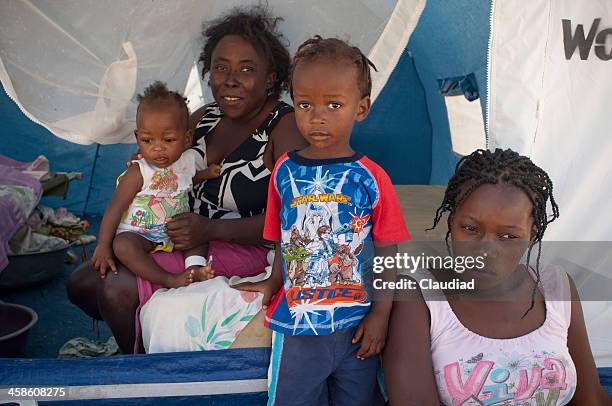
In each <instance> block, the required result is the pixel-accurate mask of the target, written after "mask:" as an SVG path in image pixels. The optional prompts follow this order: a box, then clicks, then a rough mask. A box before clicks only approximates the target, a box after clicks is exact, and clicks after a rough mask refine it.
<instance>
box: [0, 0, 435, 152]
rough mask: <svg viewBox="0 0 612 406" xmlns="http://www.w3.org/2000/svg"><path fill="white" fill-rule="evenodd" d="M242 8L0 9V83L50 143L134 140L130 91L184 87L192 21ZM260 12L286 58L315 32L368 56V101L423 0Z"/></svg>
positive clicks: (187, 0) (193, 39)
mask: <svg viewBox="0 0 612 406" xmlns="http://www.w3.org/2000/svg"><path fill="white" fill-rule="evenodd" d="M248 4H257V2H256V1H246V2H245V1H244V0H243V1H237V0H234V1H223V2H218V1H213V0H209V1H206V2H201V1H196V0H182V1H174V2H165V1H149V2H145V1H138V2H127V3H119V4H118V3H116V2H110V1H95V0H79V1H76V0H66V1H64V2H55V1H44V2H37V3H36V4H34V3H32V2H29V1H16V0H9V1H5V2H1V3H0V79H1V80H2V84H3V86H4V89H5V91H6V92H7V93H8V95H9V96H10V97H11V98H12V99H13V100H14V101H15V102H16V103H17V104H18V105H19V106H20V108H21V110H22V111H23V112H24V114H26V115H27V116H28V117H29V118H30V119H31V120H33V121H35V122H37V123H39V124H41V125H43V126H44V127H46V128H47V129H48V130H49V131H51V132H53V133H54V134H55V135H57V136H58V137H60V138H63V139H66V140H69V141H72V142H75V143H79V144H90V143H94V142H95V143H100V144H112V143H118V142H134V140H133V137H132V136H131V133H132V130H133V128H134V119H135V110H136V103H135V96H136V94H138V93H140V92H142V91H143V89H144V88H145V87H146V86H147V85H148V84H150V83H152V82H153V81H154V80H163V81H166V82H167V83H168V86H169V87H170V88H172V89H185V88H186V85H187V80H188V77H189V74H190V72H191V67H192V66H193V64H194V62H195V61H197V58H198V53H199V48H200V43H201V37H200V28H201V26H200V24H201V22H202V21H206V20H209V19H210V18H211V17H216V16H219V15H220V13H221V12H222V11H225V10H228V9H229V8H230V7H232V6H236V5H241V6H245V5H248ZM269 5H270V7H271V9H272V10H274V12H275V13H277V14H278V15H282V16H284V17H285V20H286V21H285V24H284V25H283V26H281V30H282V31H284V33H285V36H286V38H287V40H288V41H289V44H290V45H291V46H290V50H291V51H293V50H294V49H295V48H296V47H297V45H299V44H300V43H301V42H302V41H303V40H304V39H306V38H308V37H310V36H311V35H314V34H320V35H323V36H338V37H340V38H345V39H348V40H350V41H351V42H352V43H353V44H355V45H357V46H359V47H360V48H361V49H362V50H363V51H364V52H366V53H370V56H371V58H372V60H373V62H374V63H375V64H377V66H379V68H380V71H379V73H378V74H375V75H373V89H374V92H373V97H374V98H375V97H376V96H377V95H378V93H379V92H380V90H381V89H382V88H383V87H384V84H385V83H386V81H387V79H388V77H389V75H390V74H391V72H392V71H393V69H394V67H395V65H396V64H397V61H398V60H399V58H400V56H401V54H402V51H403V50H404V48H405V46H406V44H407V42H408V39H409V37H410V34H411V33H412V31H413V30H414V27H415V26H416V23H417V21H418V19H419V16H420V14H421V12H422V10H423V8H424V6H425V0H397V1H390V0H377V1H364V2H355V1H352V0H342V1H336V2H333V3H329V2H324V1H319V2H309V3H308V7H305V6H304V3H303V2H299V1H297V0H294V1H280V0H276V1H270V2H269ZM66 10H70V12H66ZM296 10H299V12H296ZM339 17H342V18H339ZM169 21H171V22H172V24H168V22H169ZM111 22H112V23H111ZM160 27H165V29H160ZM288 27H290V30H287V28H288ZM362 27H368V29H367V30H364V29H362ZM26 30H27V31H26ZM32 38H37V40H36V41H32ZM190 107H192V108H193V109H195V108H197V107H199V106H197V105H194V106H190Z"/></svg>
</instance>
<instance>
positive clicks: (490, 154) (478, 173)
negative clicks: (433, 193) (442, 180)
mask: <svg viewBox="0 0 612 406" xmlns="http://www.w3.org/2000/svg"><path fill="white" fill-rule="evenodd" d="M552 192H553V185H552V182H551V180H550V178H549V177H548V175H547V174H546V172H544V171H543V170H542V169H541V168H539V167H537V166H536V165H535V164H533V162H531V160H530V159H529V158H527V157H524V156H520V155H519V154H517V153H516V152H514V151H512V150H501V149H496V150H495V151H486V150H477V151H475V152H473V153H472V154H470V155H469V156H466V157H464V158H462V159H461V160H460V161H459V163H458V164H457V167H456V170H455V174H454V176H453V177H452V178H451V180H450V181H449V184H448V187H447V189H446V193H445V195H444V200H443V201H442V204H441V206H440V207H439V208H438V210H437V212H436V216H435V219H434V225H433V227H436V226H437V225H438V223H439V222H440V221H441V219H442V215H443V214H444V213H448V220H447V225H448V232H447V235H446V241H447V246H449V238H450V241H451V243H450V246H451V247H452V253H453V255H455V256H457V255H471V256H481V257H482V258H484V266H483V267H481V269H478V268H477V267H476V268H475V269H474V270H473V271H466V272H464V273H461V274H458V273H455V272H449V271H448V270H446V271H445V270H423V269H422V270H418V271H417V272H416V273H414V274H413V275H411V276H412V278H413V280H415V282H419V283H418V286H424V285H421V284H420V282H422V281H423V280H424V279H432V280H435V281H438V282H446V281H450V280H452V279H453V278H457V277H459V279H460V280H462V281H468V280H470V279H473V280H474V289H473V291H469V290H465V291H461V292H451V291H448V290H447V291H444V292H442V291H440V290H429V289H426V288H421V289H415V290H406V291H403V292H402V293H403V294H404V296H400V295H399V294H398V296H397V297H396V301H395V302H394V305H393V310H392V314H391V319H390V327H389V338H388V341H387V345H386V347H385V352H384V356H383V366H384V371H385V382H386V385H387V390H388V395H389V400H390V404H391V405H402V406H403V405H439V404H444V405H449V406H450V405H453V406H455V405H464V404H479V405H494V404H495V405H497V404H499V405H502V404H503V405H536V404H537V405H565V404H568V403H571V404H576V405H604V404H611V403H610V401H611V399H610V398H609V397H608V395H606V393H605V391H604V390H603V388H602V387H601V386H600V385H599V381H598V375H597V369H596V367H595V362H594V360H593V356H592V354H591V350H590V347H589V343H588V338H587V333H586V328H585V324H584V318H583V315H582V309H581V306H580V301H579V299H578V295H577V292H576V288H575V286H574V284H573V282H572V281H571V279H570V278H569V276H568V275H567V274H566V273H565V272H562V271H560V270H558V269H551V268H545V269H544V270H542V271H541V270H540V250H541V242H542V237H543V236H544V232H545V231H546V228H547V226H548V224H549V223H550V222H552V221H553V220H555V219H556V218H557V217H558V216H559V208H558V207H557V204H556V202H555V200H554V198H553V195H552ZM549 201H550V206H551V208H552V214H551V215H547V202H549ZM525 250H527V258H530V257H531V256H532V254H533V250H537V253H536V260H535V267H531V266H528V265H524V264H521V263H520V260H521V257H522V256H523V255H524V253H525ZM529 263H530V262H529V260H528V261H527V264H529ZM426 285H427V284H425V286H426Z"/></svg>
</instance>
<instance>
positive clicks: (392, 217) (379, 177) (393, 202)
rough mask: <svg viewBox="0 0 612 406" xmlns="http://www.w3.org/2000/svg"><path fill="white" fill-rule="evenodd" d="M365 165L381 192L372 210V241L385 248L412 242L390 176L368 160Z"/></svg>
mask: <svg viewBox="0 0 612 406" xmlns="http://www.w3.org/2000/svg"><path fill="white" fill-rule="evenodd" d="M364 165H365V166H366V167H367V168H368V169H369V170H370V172H371V173H372V175H373V176H374V179H375V181H376V184H377V186H378V190H379V194H378V201H377V202H376V204H375V205H374V208H373V209H372V239H373V240H374V244H375V245H378V246H385V245H393V244H399V243H401V242H404V241H408V240H410V234H409V233H408V229H407V228H406V223H405V221H404V216H403V214H402V208H401V206H400V203H399V199H398V198H397V195H396V194H395V189H394V188H393V184H392V183H391V179H390V178H389V175H387V173H386V172H385V171H384V170H383V169H382V168H381V167H380V166H378V165H376V164H375V163H374V162H372V161H370V160H369V159H367V158H366V160H365V161H364Z"/></svg>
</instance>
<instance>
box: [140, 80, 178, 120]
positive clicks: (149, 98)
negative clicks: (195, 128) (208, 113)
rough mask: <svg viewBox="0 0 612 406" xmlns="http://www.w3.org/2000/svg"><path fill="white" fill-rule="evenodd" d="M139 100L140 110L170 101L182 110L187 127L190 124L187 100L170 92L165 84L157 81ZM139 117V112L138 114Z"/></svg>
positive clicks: (176, 93)
mask: <svg viewBox="0 0 612 406" xmlns="http://www.w3.org/2000/svg"><path fill="white" fill-rule="evenodd" d="M136 100H138V110H140V106H142V105H143V104H146V103H151V102H154V101H170V102H174V103H176V104H177V105H178V106H179V108H180V109H181V113H182V114H183V115H184V116H185V125H186V126H187V125H188V124H189V108H188V107H187V99H185V97H184V96H183V95H182V94H180V93H179V92H175V91H170V90H168V87H167V86H166V84H165V83H164V82H161V81H159V80H158V81H155V82H153V84H151V85H149V86H148V87H147V88H146V89H145V90H144V93H143V94H139V95H138V96H136ZM136 115H138V112H137V113H136Z"/></svg>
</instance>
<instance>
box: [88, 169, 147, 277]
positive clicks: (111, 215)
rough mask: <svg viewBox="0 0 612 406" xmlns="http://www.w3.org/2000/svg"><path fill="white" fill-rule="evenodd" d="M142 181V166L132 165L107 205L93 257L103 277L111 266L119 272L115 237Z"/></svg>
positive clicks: (94, 263)
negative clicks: (114, 248)
mask: <svg viewBox="0 0 612 406" xmlns="http://www.w3.org/2000/svg"><path fill="white" fill-rule="evenodd" d="M142 182H143V181H142V175H141V174H140V168H139V167H138V165H131V166H130V167H129V168H128V169H127V171H126V172H125V174H124V175H123V176H122V177H121V179H120V180H119V184H118V185H117V188H116V189H115V192H114V193H113V197H112V198H111V201H110V203H109V204H108V206H107V207H106V211H105V212H104V217H103V218H102V223H101V225H100V234H99V238H98V245H97V246H96V249H95V251H94V254H93V258H92V263H93V265H94V267H95V268H96V269H98V270H99V272H100V276H101V277H103V278H104V277H105V276H106V272H107V270H108V269H109V268H110V269H111V270H112V271H113V272H115V273H117V267H116V265H115V261H114V255H113V239H114V238H115V233H116V232H117V227H118V226H119V222H120V221H121V216H122V215H123V213H124V212H125V211H126V210H127V208H128V207H129V206H130V203H132V201H133V200H134V197H135V196H136V194H137V193H138V192H139V191H140V189H141V188H142Z"/></svg>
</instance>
